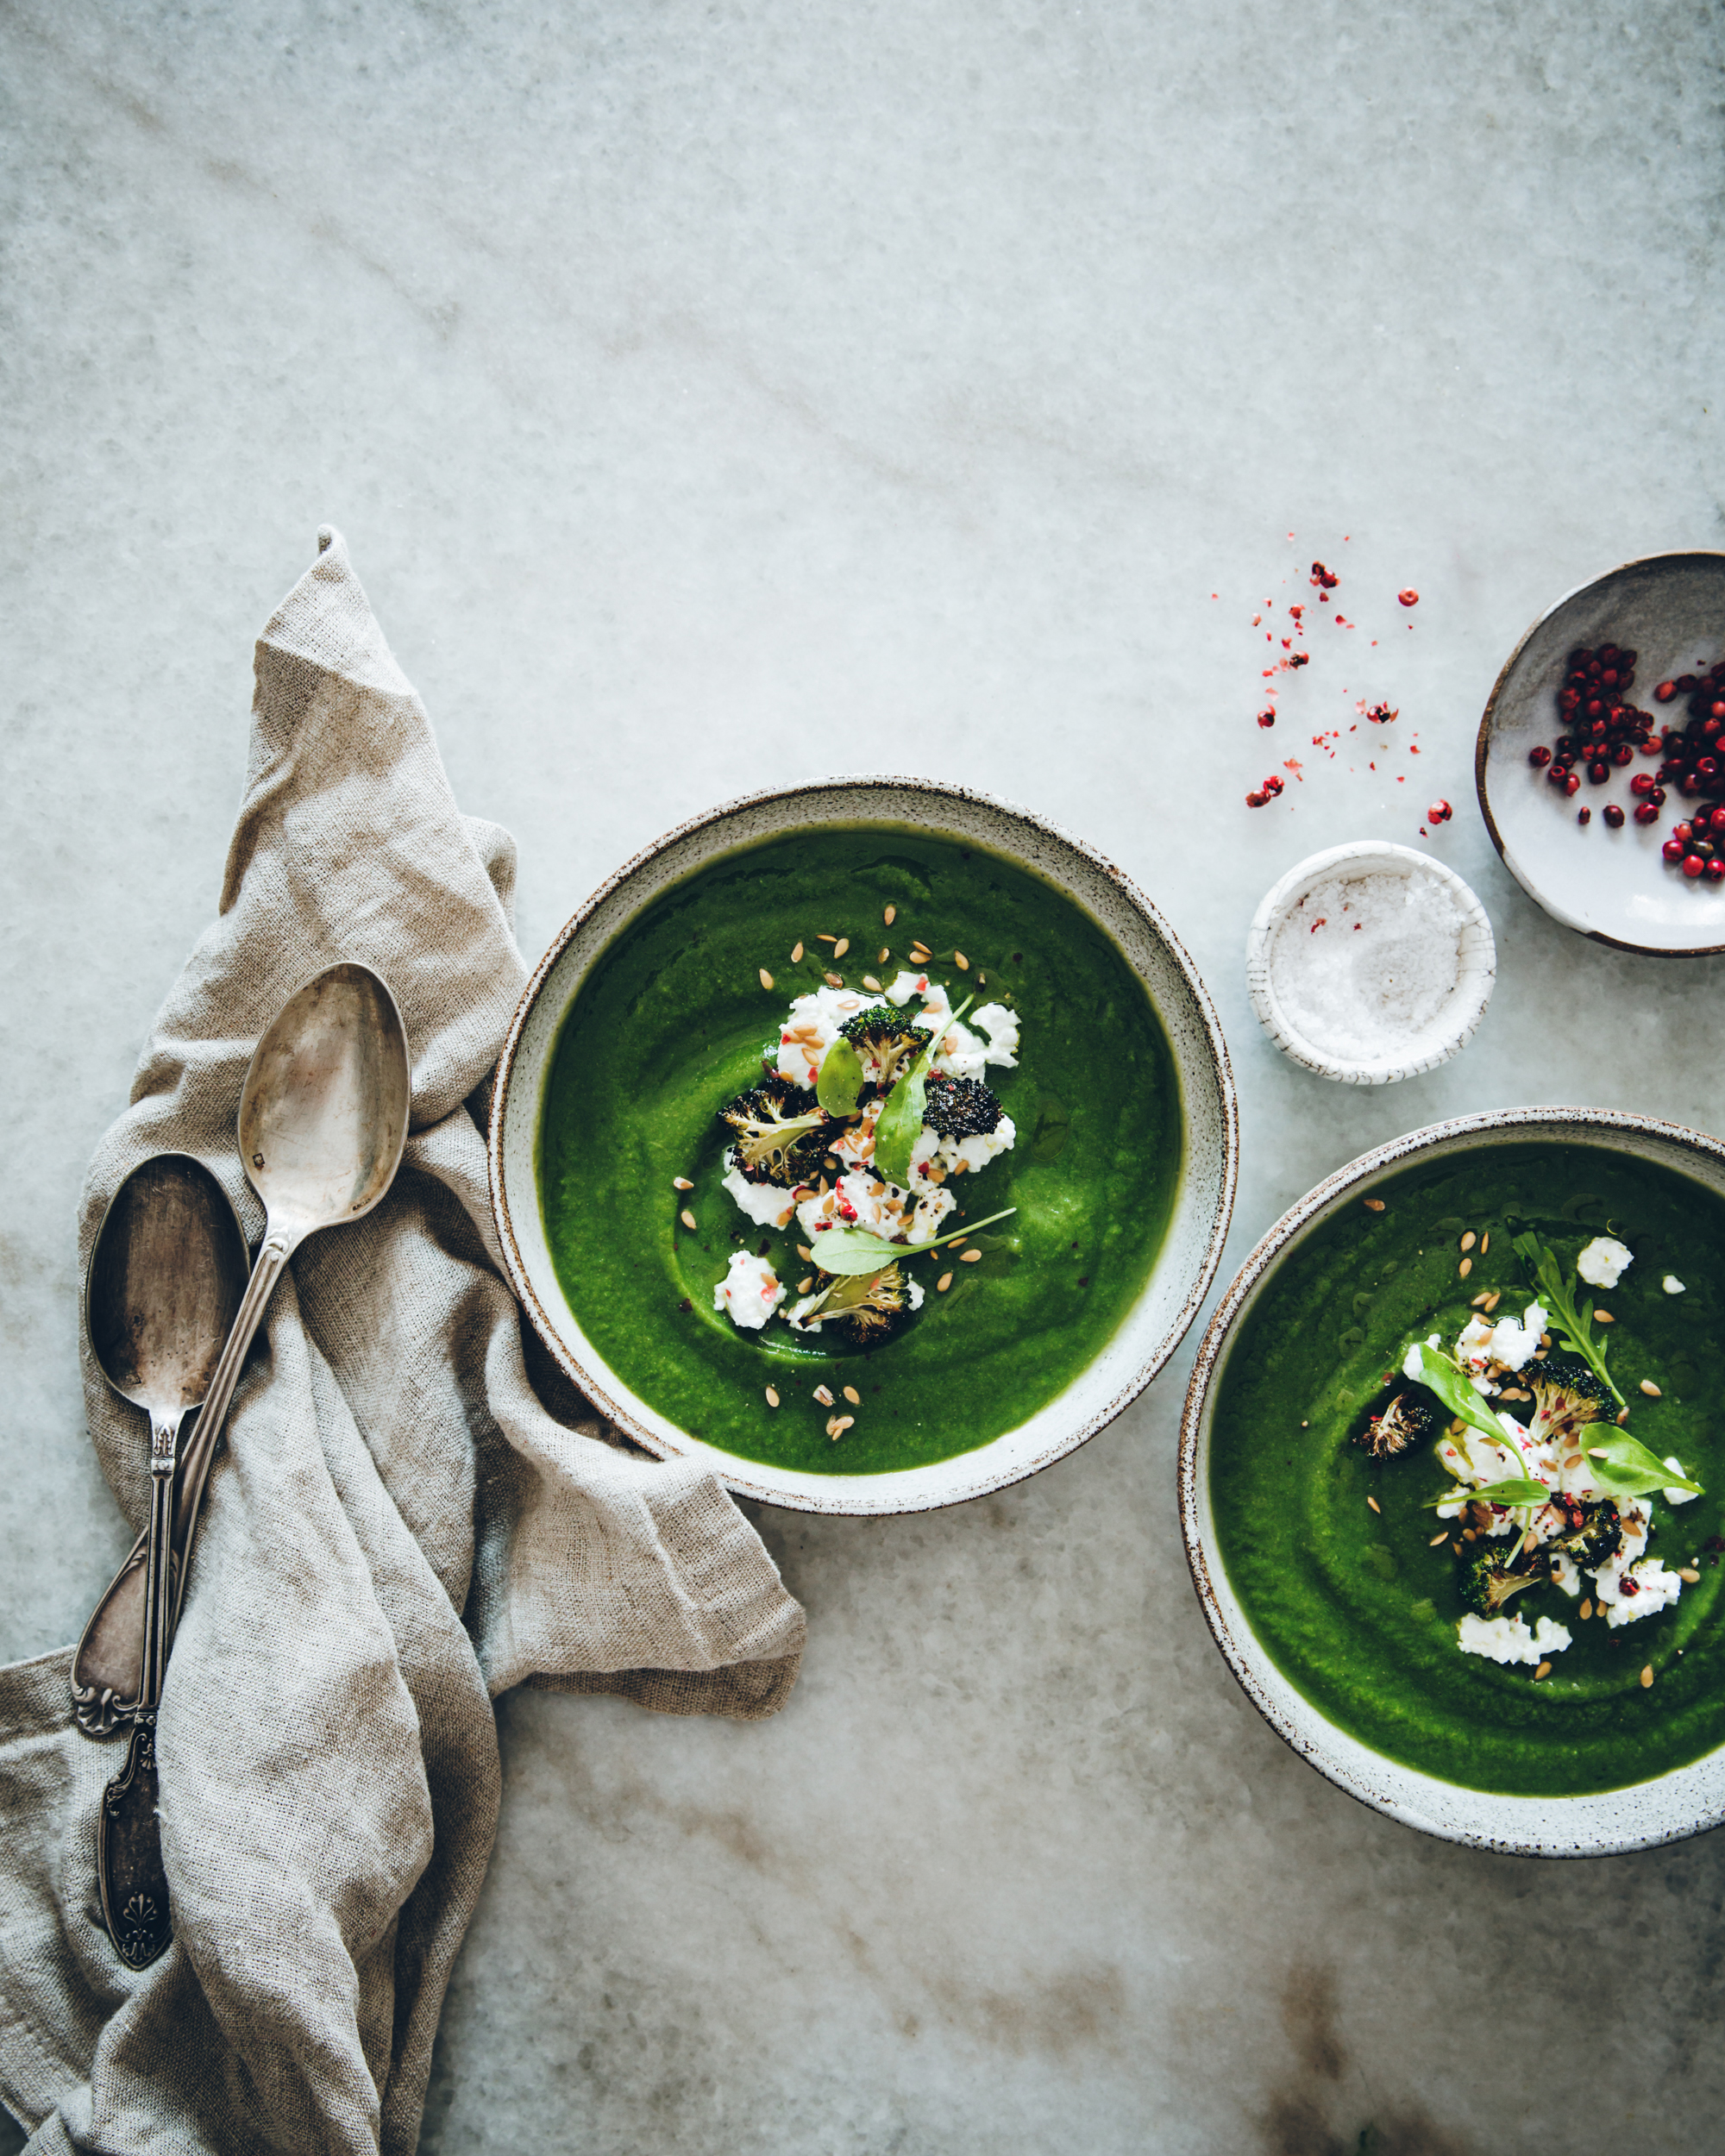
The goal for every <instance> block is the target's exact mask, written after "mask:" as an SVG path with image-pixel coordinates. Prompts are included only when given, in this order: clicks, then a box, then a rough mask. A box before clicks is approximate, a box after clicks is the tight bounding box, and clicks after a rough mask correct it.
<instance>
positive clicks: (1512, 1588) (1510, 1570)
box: [1458, 1544, 1551, 1617]
mask: <svg viewBox="0 0 1725 2156" xmlns="http://www.w3.org/2000/svg"><path fill="white" fill-rule="evenodd" d="M1510 1547H1512V1548H1513V1547H1514V1545H1513V1544H1512V1545H1510ZM1550 1577H1551V1564H1550V1562H1549V1561H1548V1559H1547V1558H1546V1557H1545V1555H1544V1554H1543V1552H1541V1551H1538V1550H1529V1551H1525V1552H1524V1553H1523V1554H1522V1556H1521V1557H1520V1558H1518V1559H1517V1560H1516V1561H1515V1563H1514V1564H1511V1562H1510V1559H1509V1549H1507V1548H1506V1549H1484V1550H1476V1551H1474V1553H1473V1555H1472V1556H1471V1557H1469V1558H1468V1560H1467V1562H1466V1563H1465V1564H1464V1565H1463V1566H1462V1571H1461V1578H1460V1581H1459V1582H1458V1585H1459V1586H1460V1589H1461V1598H1462V1601H1464V1602H1465V1604H1466V1605H1467V1607H1468V1608H1470V1609H1471V1611H1472V1612H1473V1613H1474V1614H1475V1615H1476V1616H1477V1617H1501V1616H1502V1614H1503V1605H1504V1604H1505V1603H1506V1602H1507V1601H1509V1598H1510V1596H1511V1595H1519V1594H1520V1593H1521V1589H1523V1588H1524V1587H1537V1586H1538V1585H1539V1584H1540V1581H1541V1580H1546V1579H1549V1578H1550Z"/></svg>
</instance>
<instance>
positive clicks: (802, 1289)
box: [797, 1273, 814, 1295]
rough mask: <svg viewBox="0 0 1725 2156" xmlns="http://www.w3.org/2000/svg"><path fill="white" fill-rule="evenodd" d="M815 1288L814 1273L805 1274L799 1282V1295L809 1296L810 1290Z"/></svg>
mask: <svg viewBox="0 0 1725 2156" xmlns="http://www.w3.org/2000/svg"><path fill="white" fill-rule="evenodd" d="M813 1286H814V1275H813V1274H812V1273H805V1274H804V1275H803V1276H802V1278H801V1279H800V1281H799V1282H797V1293H798V1294H800V1295H806V1294H807V1293H808V1291H809V1289H810V1288H812V1287H813Z"/></svg>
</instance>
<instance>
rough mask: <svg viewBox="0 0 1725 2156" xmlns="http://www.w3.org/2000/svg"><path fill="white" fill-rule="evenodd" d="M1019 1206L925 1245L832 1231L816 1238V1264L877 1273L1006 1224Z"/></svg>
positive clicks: (860, 1230) (865, 1231) (855, 1231)
mask: <svg viewBox="0 0 1725 2156" xmlns="http://www.w3.org/2000/svg"><path fill="white" fill-rule="evenodd" d="M1017 1211H1018V1207H1017V1206H1007V1209H1006V1213H990V1214H989V1215H988V1219H986V1220H978V1221H977V1222H975V1225H973V1226H968V1227H962V1228H954V1229H952V1230H951V1232H950V1233H949V1234H946V1235H937V1236H934V1237H932V1238H931V1239H930V1240H929V1241H928V1242H926V1243H888V1242H887V1241H886V1240H885V1239H884V1238H882V1237H881V1236H878V1235H871V1234H870V1233H869V1231H868V1229H867V1228H829V1229H828V1230H827V1231H826V1232H825V1235H817V1236H816V1237H815V1238H814V1242H813V1246H812V1247H813V1250H814V1262H815V1263H816V1265H817V1266H818V1267H819V1269H820V1270H821V1271H822V1272H823V1273H878V1272H880V1271H881V1270H882V1269H883V1268H884V1267H886V1266H888V1265H891V1264H893V1263H895V1262H896V1261H897V1260H898V1259H899V1258H901V1257H916V1256H917V1254H918V1252H919V1251H921V1250H938V1249H939V1248H940V1246H941V1244H943V1243H956V1242H957V1241H959V1240H960V1238H963V1237H964V1236H967V1235H975V1234H976V1233H977V1232H979V1230H981V1229H982V1228H987V1227H992V1226H993V1225H994V1222H995V1221H996V1220H1004V1219H1006V1217H1007V1213H1016V1212H1017Z"/></svg>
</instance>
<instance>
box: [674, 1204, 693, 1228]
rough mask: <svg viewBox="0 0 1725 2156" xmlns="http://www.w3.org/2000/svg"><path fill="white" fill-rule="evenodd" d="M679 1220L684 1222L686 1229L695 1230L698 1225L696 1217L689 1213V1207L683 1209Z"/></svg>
mask: <svg viewBox="0 0 1725 2156" xmlns="http://www.w3.org/2000/svg"><path fill="white" fill-rule="evenodd" d="M677 1218H678V1219H680V1220H681V1222H682V1224H683V1225H684V1226H685V1227H686V1228H693V1227H694V1226H695V1225H697V1223H696V1220H695V1216H694V1215H693V1213H691V1212H690V1211H689V1209H688V1207H687V1206H684V1207H683V1209H682V1211H681V1213H679V1214H678V1215H677Z"/></svg>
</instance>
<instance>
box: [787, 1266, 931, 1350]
mask: <svg viewBox="0 0 1725 2156" xmlns="http://www.w3.org/2000/svg"><path fill="white" fill-rule="evenodd" d="M909 1308H910V1289H909V1287H908V1285H907V1284H906V1280H905V1276H904V1275H903V1274H902V1273H901V1272H900V1270H899V1268H898V1266H897V1265H896V1264H892V1265H889V1266H888V1268H887V1269H886V1270H885V1271H884V1272H882V1273H847V1274H845V1275H844V1276H843V1277H842V1278H840V1279H838V1280H837V1281H835V1282H833V1285H832V1292H831V1294H829V1295H828V1296H827V1297H826V1298H825V1300H824V1301H823V1302H822V1303H821V1306H820V1307H819V1310H815V1311H812V1312H811V1313H810V1314H809V1317H808V1319H807V1320H806V1323H807V1324H808V1325H810V1326H819V1328H820V1329H821V1330H822V1331H823V1332H825V1329H826V1328H827V1326H836V1327H837V1330H838V1331H839V1332H843V1333H844V1334H845V1335H846V1336H847V1338H850V1339H852V1340H854V1341H855V1342H856V1344H857V1346H858V1347H872V1346H873V1345H874V1344H875V1343H876V1342H877V1341H880V1340H884V1339H885V1338H887V1336H888V1334H889V1333H890V1332H894V1331H895V1330H896V1328H897V1326H898V1325H899V1323H900V1319H902V1318H903V1317H904V1316H905V1314H906V1312H907V1311H908V1310H909Z"/></svg>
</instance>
